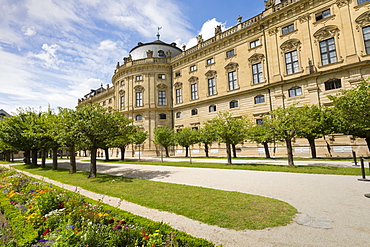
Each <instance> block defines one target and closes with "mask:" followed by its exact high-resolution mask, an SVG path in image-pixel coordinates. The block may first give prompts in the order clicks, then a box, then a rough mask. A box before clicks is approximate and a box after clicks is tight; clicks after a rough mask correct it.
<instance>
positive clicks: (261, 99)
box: [254, 95, 265, 104]
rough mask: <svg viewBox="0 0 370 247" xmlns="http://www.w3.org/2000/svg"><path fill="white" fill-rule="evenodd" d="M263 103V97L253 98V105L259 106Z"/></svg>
mask: <svg viewBox="0 0 370 247" xmlns="http://www.w3.org/2000/svg"><path fill="white" fill-rule="evenodd" d="M264 102H265V95H257V96H256V97H254V103H255V104H260V103H264Z"/></svg>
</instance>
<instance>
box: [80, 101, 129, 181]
mask: <svg viewBox="0 0 370 247" xmlns="http://www.w3.org/2000/svg"><path fill="white" fill-rule="evenodd" d="M106 111H107V109H106V108H103V107H102V106H100V105H98V104H88V105H83V106H81V107H79V108H77V110H76V118H75V122H76V128H77V130H78V131H79V132H81V134H82V136H83V137H85V138H86V139H87V140H88V141H89V144H90V147H91V149H90V150H91V161H90V173H89V176H88V177H89V178H90V177H96V175H97V169H96V150H97V149H98V147H99V146H100V145H102V144H103V143H104V142H106V141H107V140H111V139H112V140H113V139H114V138H115V137H117V136H119V135H120V134H121V132H120V130H121V129H124V128H126V127H127V126H128V125H129V123H131V121H130V120H128V119H127V118H125V117H124V115H123V114H121V113H120V112H118V111H113V112H106Z"/></svg>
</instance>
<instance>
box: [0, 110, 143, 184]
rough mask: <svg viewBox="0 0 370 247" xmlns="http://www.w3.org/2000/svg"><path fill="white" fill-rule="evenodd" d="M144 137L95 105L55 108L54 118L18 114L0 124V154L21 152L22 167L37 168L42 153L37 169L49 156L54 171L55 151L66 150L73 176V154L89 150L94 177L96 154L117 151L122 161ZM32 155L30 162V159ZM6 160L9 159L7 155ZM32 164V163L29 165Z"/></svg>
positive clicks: (45, 114)
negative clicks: (126, 153) (127, 151)
mask: <svg viewBox="0 0 370 247" xmlns="http://www.w3.org/2000/svg"><path fill="white" fill-rule="evenodd" d="M147 137H148V133H147V132H145V131H143V130H140V129H138V126H134V125H132V121H131V120H129V119H127V118H126V117H124V115H123V114H122V113H120V112H118V111H114V110H112V111H111V112H109V113H108V112H107V109H106V108H103V107H102V106H99V105H98V104H92V105H85V106H82V107H79V108H78V109H76V110H72V109H67V108H59V111H58V113H57V114H55V113H54V112H53V111H51V110H48V111H47V112H42V111H38V112H37V111H35V110H33V109H26V110H23V109H21V110H18V114H17V115H16V116H12V117H8V118H5V120H4V121H3V122H0V151H3V152H7V153H10V152H12V151H21V150H22V151H25V163H26V164H33V165H37V155H38V153H39V152H41V153H42V162H41V166H42V167H44V166H45V158H46V153H47V152H48V151H49V150H52V152H53V166H52V169H54V170H55V169H57V152H58V149H67V150H68V151H69V154H70V165H71V167H70V173H75V172H76V158H75V150H90V151H91V162H90V174H89V177H96V174H97V170H96V151H97V149H98V148H102V149H104V150H105V154H106V158H107V159H109V157H108V156H107V155H108V154H109V152H108V148H110V147H118V148H120V149H121V155H122V157H121V159H124V154H125V149H126V147H127V145H129V144H131V143H134V144H141V143H143V142H144V141H145V140H146V139H147ZM31 155H32V159H31ZM8 157H9V155H8ZM31 160H32V163H31Z"/></svg>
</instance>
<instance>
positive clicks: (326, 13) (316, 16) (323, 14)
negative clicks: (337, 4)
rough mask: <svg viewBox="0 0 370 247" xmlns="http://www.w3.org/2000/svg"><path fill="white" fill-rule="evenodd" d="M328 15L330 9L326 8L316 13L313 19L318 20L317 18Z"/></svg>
mask: <svg viewBox="0 0 370 247" xmlns="http://www.w3.org/2000/svg"><path fill="white" fill-rule="evenodd" d="M329 16H330V9H327V10H325V11H323V12H320V13H318V14H316V15H315V19H316V21H319V20H322V19H324V18H327V17H329Z"/></svg>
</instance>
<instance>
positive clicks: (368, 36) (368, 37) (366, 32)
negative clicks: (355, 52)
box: [362, 26, 370, 54]
mask: <svg viewBox="0 0 370 247" xmlns="http://www.w3.org/2000/svg"><path fill="white" fill-rule="evenodd" d="M362 34H363V36H364V42H365V50H366V54H370V26H367V27H363V28H362Z"/></svg>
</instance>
